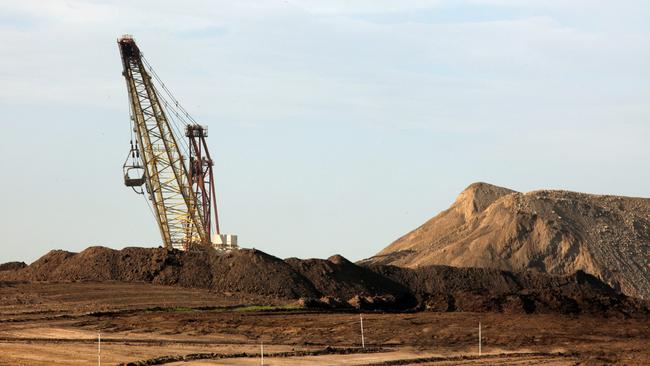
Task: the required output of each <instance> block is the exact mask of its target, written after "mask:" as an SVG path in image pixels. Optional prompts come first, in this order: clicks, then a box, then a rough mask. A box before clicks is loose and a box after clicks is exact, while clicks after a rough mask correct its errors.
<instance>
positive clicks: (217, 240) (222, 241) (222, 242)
mask: <svg viewBox="0 0 650 366" xmlns="http://www.w3.org/2000/svg"><path fill="white" fill-rule="evenodd" d="M212 247H213V248H215V249H237V248H238V246H237V235H235V234H219V235H213V236H212Z"/></svg>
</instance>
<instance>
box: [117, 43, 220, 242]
mask: <svg viewBox="0 0 650 366" xmlns="http://www.w3.org/2000/svg"><path fill="white" fill-rule="evenodd" d="M118 46H119V49H120V54H121V56H122V64H123V73H122V74H123V76H124V78H125V80H126V85H127V90H128V95H129V102H130V107H131V119H132V121H133V125H134V131H135V135H136V144H135V147H133V143H132V152H131V153H130V155H132V156H133V158H134V159H136V157H137V159H139V160H140V161H141V165H131V166H128V169H133V168H137V169H142V171H143V173H142V174H143V175H142V177H141V178H131V177H129V172H128V171H129V170H128V169H127V165H126V163H125V184H126V185H127V186H131V187H134V190H135V187H137V186H142V185H143V184H144V185H145V188H146V191H147V194H148V196H149V200H150V201H151V202H152V206H153V212H154V215H155V217H156V221H157V222H158V227H159V229H160V234H161V236H162V239H163V242H164V245H165V247H167V248H175V249H187V248H188V246H189V245H190V244H191V243H201V244H208V245H209V244H210V225H211V220H210V217H211V214H210V212H211V211H210V206H211V203H214V211H213V213H214V215H215V222H214V223H215V224H216V227H217V233H218V222H217V220H216V203H215V201H214V198H215V195H214V185H213V180H212V161H211V160H210V157H209V153H208V152H207V145H206V144H205V139H204V137H205V135H204V134H203V133H201V134H199V135H197V136H195V134H194V133H192V134H190V133H189V131H190V130H189V129H188V130H187V132H186V134H187V137H190V141H193V142H194V145H195V148H194V150H192V151H194V155H192V156H191V157H190V160H191V168H190V169H189V171H188V168H187V167H186V166H185V162H184V157H183V155H182V154H181V150H180V148H179V144H178V141H177V137H176V136H174V133H173V130H172V126H171V125H170V122H169V120H168V118H167V116H166V114H165V109H164V108H163V105H162V104H161V101H160V97H159V96H158V94H157V92H156V88H155V87H154V85H153V83H152V80H151V76H150V75H149V74H148V73H147V71H146V69H145V67H144V64H143V61H142V57H141V52H140V49H139V48H138V46H137V45H136V43H135V40H134V39H133V38H132V37H130V36H123V37H121V38H120V39H119V40H118ZM188 127H189V126H188ZM199 130H200V131H203V129H199ZM192 131H193V130H192ZM179 137H180V138H182V136H179ZM196 139H199V141H198V142H197V141H196ZM196 159H199V160H196ZM127 161H128V158H127ZM197 167H198V170H197ZM206 200H207V208H206Z"/></svg>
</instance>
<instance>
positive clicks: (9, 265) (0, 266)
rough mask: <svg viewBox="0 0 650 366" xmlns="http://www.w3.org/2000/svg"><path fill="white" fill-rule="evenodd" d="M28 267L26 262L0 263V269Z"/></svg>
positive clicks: (13, 269) (12, 269) (11, 269)
mask: <svg viewBox="0 0 650 366" xmlns="http://www.w3.org/2000/svg"><path fill="white" fill-rule="evenodd" d="M25 267H27V264H26V263H25V262H7V263H2V264H0V271H15V270H18V269H22V268H25Z"/></svg>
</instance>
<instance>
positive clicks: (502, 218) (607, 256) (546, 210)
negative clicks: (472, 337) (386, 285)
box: [361, 183, 650, 299]
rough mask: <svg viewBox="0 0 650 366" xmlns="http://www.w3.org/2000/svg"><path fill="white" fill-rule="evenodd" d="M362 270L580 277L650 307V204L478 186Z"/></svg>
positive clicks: (465, 192) (468, 188)
mask: <svg viewBox="0 0 650 366" xmlns="http://www.w3.org/2000/svg"><path fill="white" fill-rule="evenodd" d="M361 263H363V264H391V265H396V266H400V267H408V268H418V267H424V266H430V265H449V266H454V267H482V268H498V269H503V270H508V271H524V270H535V271H539V272H545V273H549V274H554V275H572V274H573V273H575V272H576V271H579V270H582V271H585V272H587V273H590V274H593V275H594V276H596V277H598V278H600V279H601V280H602V281H604V282H606V283H608V284H609V285H610V286H612V287H613V288H615V289H616V290H618V291H621V292H623V293H625V294H626V295H628V296H634V297H638V298H645V299H650V199H647V198H632V197H619V196H602V195H591V194H584V193H576V192H568V191H552V190H541V191H533V192H528V193H519V192H515V191H512V190H510V189H507V188H502V187H497V186H493V185H490V184H487V183H474V184H472V185H470V186H469V187H467V188H466V189H465V190H464V191H463V192H462V193H461V194H460V195H459V196H458V198H457V199H456V201H455V202H454V203H453V204H452V205H451V207H450V208H449V209H447V210H445V211H443V212H441V213H440V214H438V215H437V216H435V217H434V218H432V219H430V220H429V221H427V222H426V223H424V224H423V225H421V226H420V227H418V228H417V229H415V230H413V231H411V232H409V233H407V234H406V235H404V236H402V237H401V238H399V239H397V240H396V241H395V242H393V243H392V244H390V245H389V246H388V247H386V248H385V249H384V250H382V251H381V252H379V253H378V254H377V255H376V256H374V257H371V258H368V259H367V260H364V261H362V262H361Z"/></svg>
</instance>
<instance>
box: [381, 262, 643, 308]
mask: <svg viewBox="0 0 650 366" xmlns="http://www.w3.org/2000/svg"><path fill="white" fill-rule="evenodd" d="M368 268H370V269H372V270H373V271H375V272H377V273H378V274H381V275H382V276H384V277H387V278H389V279H391V280H393V281H395V282H398V283H401V284H403V285H405V286H407V287H408V288H409V289H410V290H411V291H412V294H413V295H414V296H415V297H416V299H417V301H418V303H419V304H421V305H420V306H421V307H424V308H426V309H431V310H436V311H498V312H516V313H522V312H525V313H540V312H542V313H545V312H560V313H580V312H588V313H600V314H617V313H635V312H639V311H641V312H648V304H647V302H644V301H641V300H635V299H631V298H628V297H627V296H625V295H622V294H619V293H617V292H616V291H615V290H614V289H612V288H611V287H609V286H608V285H607V284H605V283H603V282H602V281H600V280H599V279H598V278H596V277H594V276H592V275H589V274H587V273H584V272H582V271H579V272H576V273H575V274H573V275H570V276H550V275H547V274H542V273H535V272H531V271H526V272H517V273H513V272H509V271H503V270H497V269H490V268H457V267H449V266H426V267H420V268H415V269H412V268H403V267H396V266H384V265H370V266H369V267H368Z"/></svg>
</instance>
